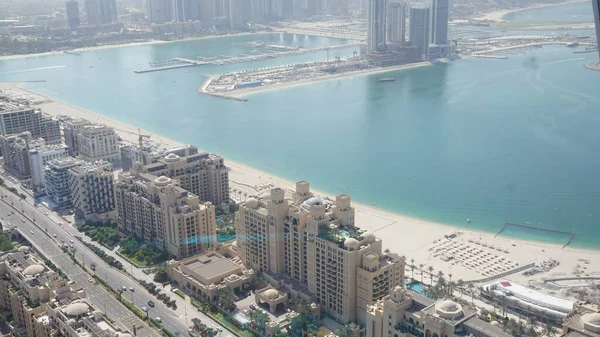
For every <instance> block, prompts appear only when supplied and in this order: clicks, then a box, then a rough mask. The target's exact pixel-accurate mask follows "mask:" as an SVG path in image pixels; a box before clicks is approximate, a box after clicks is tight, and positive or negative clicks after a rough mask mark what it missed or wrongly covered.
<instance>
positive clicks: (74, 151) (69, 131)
mask: <svg viewBox="0 0 600 337" xmlns="http://www.w3.org/2000/svg"><path fill="white" fill-rule="evenodd" d="M90 124H92V123H91V122H90V121H88V120H87V119H83V118H66V119H63V120H61V125H62V130H63V136H64V137H65V144H67V145H68V146H69V156H71V157H77V156H78V155H79V140H78V137H77V135H78V134H79V132H80V131H81V128H83V127H84V126H86V125H90Z"/></svg>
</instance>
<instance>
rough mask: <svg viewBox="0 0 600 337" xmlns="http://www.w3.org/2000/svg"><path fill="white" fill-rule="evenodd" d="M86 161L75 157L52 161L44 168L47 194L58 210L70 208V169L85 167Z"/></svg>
mask: <svg viewBox="0 0 600 337" xmlns="http://www.w3.org/2000/svg"><path fill="white" fill-rule="evenodd" d="M84 163H85V161H83V160H80V159H75V158H73V157H65V158H58V159H54V160H51V161H49V162H47V163H46V166H44V172H43V175H44V185H45V188H46V194H48V196H50V198H51V199H52V201H53V203H54V206H55V207H56V208H58V209H60V208H65V207H70V206H71V205H72V204H71V190H70V189H69V169H71V168H74V167H77V166H80V165H83V164H84Z"/></svg>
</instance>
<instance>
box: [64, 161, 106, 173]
mask: <svg viewBox="0 0 600 337" xmlns="http://www.w3.org/2000/svg"><path fill="white" fill-rule="evenodd" d="M71 170H72V171H73V172H75V173H78V174H81V173H90V172H98V171H106V172H107V173H110V172H112V164H111V163H110V162H108V161H106V160H97V161H95V162H93V163H90V162H84V163H83V164H81V165H79V166H75V167H72V168H71ZM111 175H112V173H111Z"/></svg>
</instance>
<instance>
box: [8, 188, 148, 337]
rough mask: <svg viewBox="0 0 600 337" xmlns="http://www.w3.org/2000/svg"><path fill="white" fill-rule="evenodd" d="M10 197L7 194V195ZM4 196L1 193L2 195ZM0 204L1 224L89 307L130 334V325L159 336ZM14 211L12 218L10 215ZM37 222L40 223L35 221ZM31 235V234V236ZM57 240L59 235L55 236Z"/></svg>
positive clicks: (41, 232)
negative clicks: (77, 287) (18, 236)
mask: <svg viewBox="0 0 600 337" xmlns="http://www.w3.org/2000/svg"><path fill="white" fill-rule="evenodd" d="M9 193H10V192H9ZM2 194H4V193H2ZM2 200H3V201H4V202H0V216H1V217H2V219H3V221H5V222H7V223H10V224H12V225H14V226H16V227H17V229H18V230H19V232H20V233H21V235H22V236H23V237H24V238H25V239H27V240H28V241H29V242H30V243H31V244H32V245H33V246H35V247H36V249H38V250H39V251H41V252H42V254H43V255H45V256H46V257H47V258H48V259H49V260H50V261H52V263H54V264H55V265H56V266H57V267H59V268H60V269H61V270H63V272H64V273H65V274H66V275H67V277H68V278H69V279H70V280H72V281H74V282H75V283H77V284H78V285H80V286H81V287H82V288H83V289H84V290H85V292H86V297H87V298H88V299H90V301H91V302H92V304H94V306H96V307H97V308H98V309H100V310H102V311H103V312H105V313H106V315H107V316H108V317H110V318H111V319H113V320H114V321H115V322H116V324H117V325H118V326H119V327H121V328H123V329H127V330H130V331H132V330H133V325H136V326H137V327H138V328H139V327H143V329H144V330H148V331H144V334H145V335H148V336H152V337H158V336H160V334H159V333H158V332H156V331H155V330H153V329H150V327H148V326H147V325H145V323H144V322H142V320H141V319H139V318H138V317H137V316H135V314H133V313H132V312H131V311H130V310H129V309H127V308H126V307H125V306H123V305H122V304H121V303H120V302H119V301H117V300H116V299H115V298H113V297H112V296H110V294H109V293H108V292H107V291H106V290H104V288H102V287H101V286H99V285H96V284H94V283H93V282H89V280H90V275H89V274H87V273H86V272H85V271H84V270H82V269H81V268H80V267H79V266H77V265H76V264H75V263H74V262H73V261H72V260H71V258H70V257H69V256H68V255H67V254H65V253H64V252H63V251H62V249H61V248H59V246H58V244H57V242H56V241H55V240H54V239H51V237H49V236H48V235H46V233H45V229H44V230H42V229H40V228H39V227H38V226H36V224H34V223H33V222H31V221H29V220H28V219H27V218H26V217H23V216H22V214H20V213H19V210H18V209H16V208H15V207H13V206H11V205H10V202H8V203H7V202H6V198H5V197H4V196H3V197H2ZM11 211H14V212H15V214H11ZM38 221H39V220H38ZM32 233H33V234H32ZM57 238H59V237H58V235H57Z"/></svg>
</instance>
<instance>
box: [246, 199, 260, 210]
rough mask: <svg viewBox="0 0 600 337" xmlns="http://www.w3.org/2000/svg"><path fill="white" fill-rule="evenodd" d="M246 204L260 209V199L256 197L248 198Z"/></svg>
mask: <svg viewBox="0 0 600 337" xmlns="http://www.w3.org/2000/svg"><path fill="white" fill-rule="evenodd" d="M244 205H245V206H246V207H248V208H252V209H258V200H256V199H255V198H248V199H247V200H246V202H245V203H244Z"/></svg>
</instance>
